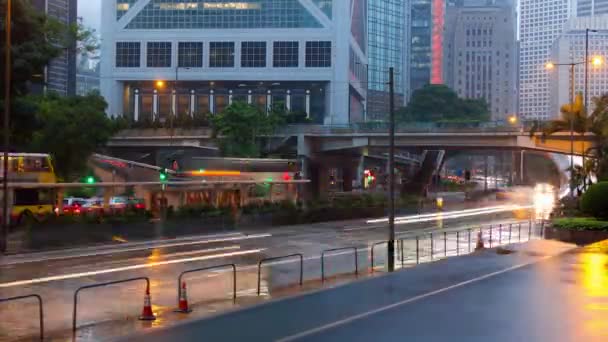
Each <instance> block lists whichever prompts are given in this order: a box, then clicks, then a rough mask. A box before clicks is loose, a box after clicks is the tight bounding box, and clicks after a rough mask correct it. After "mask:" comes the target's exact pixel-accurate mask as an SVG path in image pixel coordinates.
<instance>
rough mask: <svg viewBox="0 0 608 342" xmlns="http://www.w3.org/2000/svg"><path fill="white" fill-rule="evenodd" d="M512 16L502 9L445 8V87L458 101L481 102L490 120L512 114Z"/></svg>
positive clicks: (511, 11) (512, 12) (514, 45)
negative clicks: (488, 110) (448, 88)
mask: <svg viewBox="0 0 608 342" xmlns="http://www.w3.org/2000/svg"><path fill="white" fill-rule="evenodd" d="M515 28H516V14H515V10H514V8H511V7H508V6H504V7H500V6H494V5H491V6H485V5H484V6H479V7H478V6H472V7H469V6H467V7H459V6H448V9H447V21H446V32H445V39H446V44H445V46H446V49H445V50H446V51H445V59H444V69H445V80H446V84H447V85H448V86H449V87H450V88H452V89H454V91H456V92H457V94H458V96H459V97H461V98H470V99H473V98H475V99H484V100H485V101H486V102H487V103H488V105H489V108H490V112H491V113H492V118H493V119H494V120H505V119H506V118H507V117H508V116H509V115H512V114H514V113H515V103H516V99H515V96H516V75H517V70H516V58H517V55H516V51H517V45H516V40H517V38H516V32H515Z"/></svg>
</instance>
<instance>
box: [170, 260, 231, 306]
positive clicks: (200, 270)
mask: <svg viewBox="0 0 608 342" xmlns="http://www.w3.org/2000/svg"><path fill="white" fill-rule="evenodd" d="M228 267H232V302H233V303H236V264H224V265H217V266H211V267H203V268H197V269H193V270H188V271H184V272H182V273H180V275H179V277H178V278H177V303H178V305H179V299H180V297H181V295H182V286H181V285H182V278H183V277H184V275H186V274H190V273H196V272H205V271H212V270H219V269H222V268H228Z"/></svg>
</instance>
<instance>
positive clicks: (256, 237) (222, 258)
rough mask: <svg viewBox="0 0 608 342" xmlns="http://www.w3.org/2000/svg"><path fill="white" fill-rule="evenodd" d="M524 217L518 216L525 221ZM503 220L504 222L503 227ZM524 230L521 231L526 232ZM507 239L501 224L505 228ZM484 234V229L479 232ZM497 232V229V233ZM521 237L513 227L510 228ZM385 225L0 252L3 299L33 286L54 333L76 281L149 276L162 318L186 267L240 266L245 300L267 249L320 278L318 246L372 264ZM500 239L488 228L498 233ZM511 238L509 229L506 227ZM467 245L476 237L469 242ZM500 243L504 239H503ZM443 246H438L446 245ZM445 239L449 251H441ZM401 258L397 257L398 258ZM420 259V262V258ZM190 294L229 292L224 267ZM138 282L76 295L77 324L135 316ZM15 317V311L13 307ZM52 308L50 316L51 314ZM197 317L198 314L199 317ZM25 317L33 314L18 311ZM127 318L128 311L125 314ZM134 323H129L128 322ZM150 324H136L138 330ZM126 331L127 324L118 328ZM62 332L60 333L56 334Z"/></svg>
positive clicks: (2, 326)
mask: <svg viewBox="0 0 608 342" xmlns="http://www.w3.org/2000/svg"><path fill="white" fill-rule="evenodd" d="M508 216H509V215H498V216H497V215H487V216H480V217H473V218H458V219H452V220H434V221H433V222H423V223H419V224H407V225H403V226H400V227H398V230H400V231H402V232H403V234H402V237H405V236H407V235H408V232H412V231H415V232H418V233H420V232H422V231H425V230H436V229H437V228H438V227H441V228H444V229H447V230H449V229H450V228H464V227H471V226H474V227H477V226H479V224H480V223H483V224H484V225H486V227H487V225H488V224H494V225H495V226H496V225H497V224H499V223H506V222H513V219H512V218H509V217H508ZM524 224H525V223H524ZM505 227H506V226H505ZM523 230H524V232H523V233H522V236H523V238H524V239H525V238H526V234H527V232H526V231H525V227H524V229H523ZM503 233H504V234H505V240H506V234H507V232H506V229H505V228H503ZM484 234H485V236H486V240H487V239H489V236H488V231H486V232H484ZM494 234H496V231H495V232H494ZM517 235H518V234H517ZM385 236H386V232H385V224H383V223H379V224H371V225H370V224H366V223H365V222H364V221H352V222H342V223H323V224H316V225H309V226H299V227H279V228H275V229H270V230H267V231H259V232H252V233H250V235H244V234H238V233H235V234H228V235H219V236H212V237H192V238H186V239H179V240H172V241H163V242H153V243H135V244H127V245H124V246H120V247H118V248H116V247H112V248H90V249H79V250H77V251H71V252H51V253H43V254H31V255H25V256H15V257H10V258H4V259H0V297H9V296H14V295H22V294H28V293H39V294H41V295H42V296H43V298H44V299H45V312H47V315H46V316H47V317H46V322H45V324H46V326H47V330H48V331H50V332H51V334H53V333H57V334H59V335H61V334H62V333H61V332H62V331H66V330H69V328H70V326H71V310H72V306H71V305H72V296H73V293H74V291H75V289H77V288H78V287H79V286H82V285H88V284H92V283H98V282H105V281H114V280H117V279H125V278H131V277H138V276H148V277H150V279H151V280H152V283H151V290H152V294H153V303H154V309H155V312H157V313H159V314H160V316H161V317H162V316H163V313H167V312H169V311H171V310H172V308H173V306H174V305H175V304H174V303H175V301H176V299H175V298H176V278H177V275H178V274H179V273H180V272H183V271H185V270H189V269H192V268H198V267H206V266H211V265H218V264H224V263H236V264H238V265H239V272H238V289H237V291H238V296H239V299H240V300H242V303H237V304H238V305H239V306H240V305H245V306H246V305H247V298H248V297H249V298H254V297H256V295H257V293H256V291H255V288H256V282H257V272H256V271H257V266H256V265H257V261H258V260H260V259H262V258H264V257H269V256H280V255H286V254H292V253H302V254H303V255H304V256H305V262H304V274H305V280H310V279H318V278H320V267H319V255H320V254H321V252H322V251H323V250H325V249H330V248H336V247H343V246H360V247H364V248H362V249H361V250H360V251H359V261H360V265H362V266H361V267H362V268H363V267H365V268H367V265H369V249H365V247H368V248H369V246H370V245H371V244H372V243H373V242H376V241H381V240H384V239H385ZM459 238H460V240H459V243H458V247H459V252H458V253H460V252H462V253H465V252H466V250H467V242H468V241H467V238H466V237H465V236H459ZM434 239H435V241H434V247H433V248H434V249H433V250H434V255H435V257H434V258H435V259H437V258H441V257H442V256H443V255H446V256H452V255H456V254H457V252H456V245H457V244H456V236H455V235H453V234H451V235H449V236H448V235H446V239H445V240H443V237H442V236H441V234H439V235H438V234H436V235H435V236H434ZM496 239H497V237H496V236H494V240H495V241H496ZM513 239H514V241H515V239H516V233H515V232H513ZM473 243H474V242H473ZM505 243H506V242H505ZM444 244H445V245H444ZM444 246H447V249H446V250H445V251H443V248H444ZM404 247H405V248H404V249H405V253H406V254H407V255H405V256H404V259H406V260H407V261H406V262H409V263H410V264H411V263H415V253H414V252H412V251H413V250H414V241H413V240H410V241H407V243H406V244H405V245H404ZM420 248H421V255H420V258H421V259H425V258H426V259H427V260H430V240H428V238H427V240H423V241H421V246H420ZM384 250H385V249H384V248H382V247H377V251H376V262H375V264H376V265H379V267H380V268H382V267H383V266H384V264H385V259H386V258H385V252H384ZM397 257H398V259H400V255H398V256H397ZM422 261H425V260H422ZM352 267H353V266H352V255H348V253H343V254H340V253H339V254H338V255H333V256H330V257H329V259H328V265H327V269H326V271H327V272H328V274H329V275H332V274H339V273H350V272H352ZM187 280H188V282H189V286H190V288H189V294H190V296H191V298H193V300H191V301H194V302H196V301H205V302H209V301H213V300H215V301H220V300H224V301H225V299H226V298H227V297H229V296H230V295H231V293H230V284H231V274H230V273H228V272H224V271H218V272H210V273H205V274H194V275H192V276H189V277H188V278H187ZM296 281H297V267H295V268H294V260H293V259H292V260H285V263H284V264H281V265H275V266H270V267H267V268H265V269H264V273H263V281H262V294H263V295H266V296H270V297H272V296H273V295H272V290H273V289H274V288H280V287H284V286H286V285H288V284H293V283H294V282H296ZM142 294H143V284H142V283H129V284H125V285H120V286H116V287H110V288H104V289H100V290H98V291H94V292H90V293H83V295H82V297H81V298H80V304H79V305H81V306H82V308H81V309H79V312H80V314H79V317H78V324H79V326H80V325H85V326H86V325H90V324H92V323H99V322H104V321H111V320H116V319H117V317H118V318H121V317H122V318H128V317H133V316H134V315H136V314H137V313H139V311H141V302H142V301H143V297H142ZM16 308H18V309H17V310H18V311H19V312H20V313H21V315H15V309H16ZM225 310H226V308H225V307H222V306H221V305H220V306H213V305H205V308H204V309H203V310H198V313H197V314H195V315H194V316H193V317H204V316H206V315H209V314H212V313H215V312H221V311H225ZM49 312H50V313H52V314H50V315H49V314H48V313H49ZM35 314H36V311H35V306H34V305H32V304H31V303H30V304H25V303H24V304H21V303H20V304H11V305H9V306H6V305H5V306H3V307H0V322H2V323H0V340H2V341H10V340H19V339H20V337H23V336H32V335H33V334H34V333H35V331H36V326H37V322H36V321H35V320H32V319H31V317H35ZM197 315H198V316H197ZM23 317H29V318H30V319H23ZM129 319H130V318H129ZM135 322H136V321H135ZM165 325H167V321H165V320H163V319H159V320H157V321H156V322H154V323H152V324H151V325H150V326H151V327H162V326H165ZM150 326H145V325H144V326H140V325H138V326H137V327H135V329H141V328H146V327H150ZM121 329H124V328H121ZM110 330H111V331H109V330H104V329H100V330H98V331H96V330H95V329H94V328H92V329H88V330H84V331H83V332H81V333H80V334H79V335H78V337H79V340H100V339H103V338H104V337H108V336H120V335H122V334H124V333H127V332H130V331H131V330H129V329H126V330H125V331H121V330H120V329H119V330H116V329H114V328H110ZM59 340H62V339H59Z"/></svg>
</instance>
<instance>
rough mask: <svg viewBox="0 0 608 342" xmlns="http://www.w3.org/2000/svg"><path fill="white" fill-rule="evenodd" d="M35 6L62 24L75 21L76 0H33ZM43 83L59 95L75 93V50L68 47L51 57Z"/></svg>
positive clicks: (76, 13)
mask: <svg viewBox="0 0 608 342" xmlns="http://www.w3.org/2000/svg"><path fill="white" fill-rule="evenodd" d="M32 4H33V5H34V7H35V8H37V9H38V10H40V11H43V12H45V13H46V14H47V15H48V16H50V17H53V18H56V19H58V20H59V21H61V22H62V23H64V24H68V25H73V24H76V22H77V20H78V19H77V16H78V9H77V0H33V1H32ZM45 85H46V90H47V91H52V92H56V93H58V94H60V95H74V94H75V93H76V50H75V48H74V47H72V48H68V49H66V50H65V51H63V53H62V54H61V56H59V57H57V58H55V59H53V60H52V61H51V62H50V63H49V65H48V66H47V68H46V72H45Z"/></svg>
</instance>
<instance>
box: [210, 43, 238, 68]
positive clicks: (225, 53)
mask: <svg viewBox="0 0 608 342" xmlns="http://www.w3.org/2000/svg"><path fill="white" fill-rule="evenodd" d="M209 67H210V68H234V42H211V43H209Z"/></svg>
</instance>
